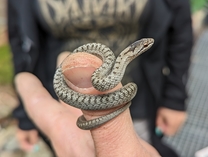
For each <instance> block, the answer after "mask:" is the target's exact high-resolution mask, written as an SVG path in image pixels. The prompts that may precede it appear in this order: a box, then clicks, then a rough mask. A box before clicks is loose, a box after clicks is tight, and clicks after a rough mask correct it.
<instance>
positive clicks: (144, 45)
mask: <svg viewBox="0 0 208 157" xmlns="http://www.w3.org/2000/svg"><path fill="white" fill-rule="evenodd" d="M153 44H154V39H153V38H144V39H141V40H138V41H136V42H134V43H133V44H131V45H130V46H129V47H130V48H129V51H132V52H133V55H136V57H137V56H139V55H141V54H142V53H143V52H145V51H147V50H148V49H149V48H150V47H152V45H153Z"/></svg>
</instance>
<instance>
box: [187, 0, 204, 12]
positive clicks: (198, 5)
mask: <svg viewBox="0 0 208 157" xmlns="http://www.w3.org/2000/svg"><path fill="white" fill-rule="evenodd" d="M206 1H207V0H191V1H190V2H191V10H192V12H193V13H194V12H196V11H198V10H200V9H202V8H203V7H204V6H205V3H206Z"/></svg>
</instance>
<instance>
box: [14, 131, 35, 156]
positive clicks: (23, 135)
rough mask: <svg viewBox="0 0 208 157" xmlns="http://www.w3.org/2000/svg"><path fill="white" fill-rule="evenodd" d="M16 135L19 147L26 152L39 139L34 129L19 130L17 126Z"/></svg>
mask: <svg viewBox="0 0 208 157" xmlns="http://www.w3.org/2000/svg"><path fill="white" fill-rule="evenodd" d="M16 136H17V140H18V142H19V144H20V147H21V148H22V149H23V150H24V151H27V152H28V151H31V150H32V149H33V148H34V146H35V144H37V143H38V141H39V136H38V132H37V130H35V129H33V130H21V129H19V128H18V129H17V134H16Z"/></svg>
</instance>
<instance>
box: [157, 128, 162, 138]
mask: <svg viewBox="0 0 208 157" xmlns="http://www.w3.org/2000/svg"><path fill="white" fill-rule="evenodd" d="M155 134H156V135H157V136H158V137H160V136H162V135H163V131H162V129H160V128H159V127H156V128H155Z"/></svg>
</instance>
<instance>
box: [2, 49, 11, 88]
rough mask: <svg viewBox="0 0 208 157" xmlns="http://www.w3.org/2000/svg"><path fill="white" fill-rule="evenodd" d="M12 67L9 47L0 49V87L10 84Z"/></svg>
mask: <svg viewBox="0 0 208 157" xmlns="http://www.w3.org/2000/svg"><path fill="white" fill-rule="evenodd" d="M12 77H13V66H12V56H11V53H10V48H9V45H4V46H1V47H0V85H7V84H11V83H12Z"/></svg>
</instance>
